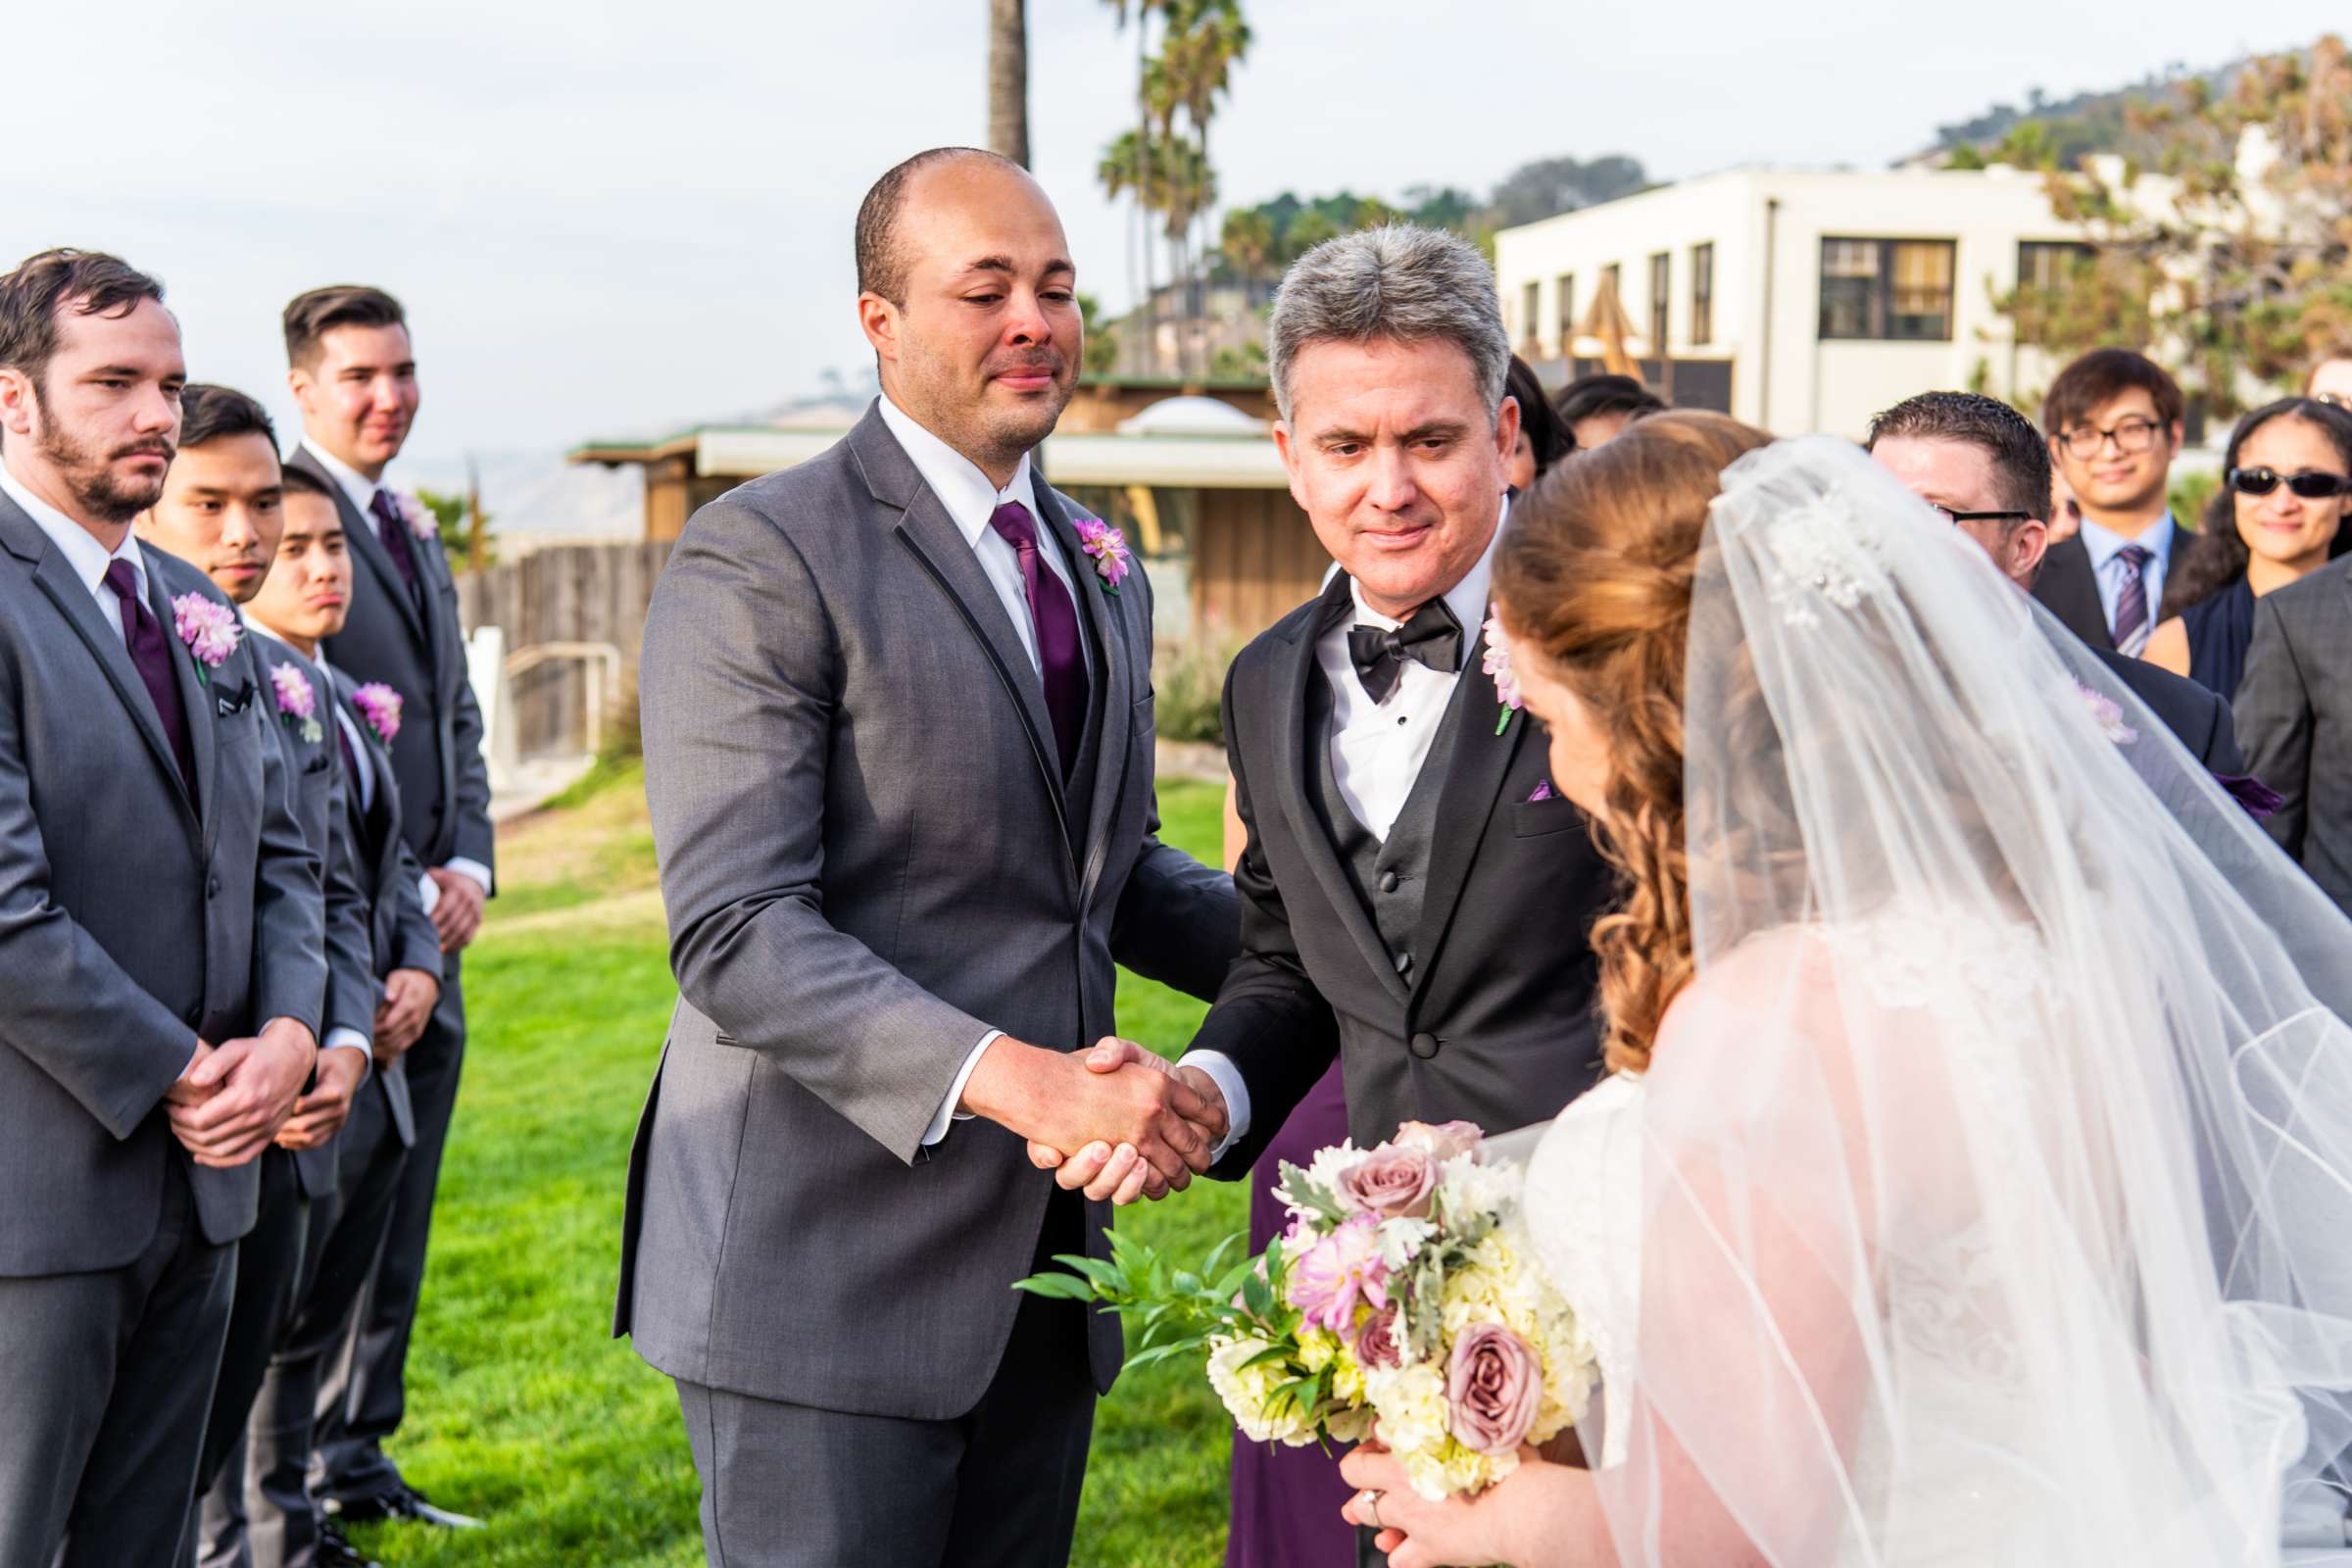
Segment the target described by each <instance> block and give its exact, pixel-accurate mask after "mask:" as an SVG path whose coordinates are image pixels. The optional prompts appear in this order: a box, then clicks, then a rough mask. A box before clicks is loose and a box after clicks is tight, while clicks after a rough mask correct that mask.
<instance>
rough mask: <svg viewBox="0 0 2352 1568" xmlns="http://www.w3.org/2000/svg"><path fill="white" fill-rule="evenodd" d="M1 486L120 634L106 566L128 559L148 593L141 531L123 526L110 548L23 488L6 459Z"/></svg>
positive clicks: (0, 467) (119, 608) (118, 605)
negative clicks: (44, 537)
mask: <svg viewBox="0 0 2352 1568" xmlns="http://www.w3.org/2000/svg"><path fill="white" fill-rule="evenodd" d="M0 490H5V491H6V492H8V498H9V499H10V500H11V501H14V502H15V503H16V504H17V505H18V506H20V507H22V508H24V509H25V515H26V516H27V517H30V518H31V519H32V520H33V521H34V522H35V523H37V524H39V526H40V530H41V532H43V533H45V534H47V535H48V536H49V542H50V543H51V544H52V545H54V546H56V547H57V553H58V554H59V555H61V556H64V557H65V558H66V564H67V565H69V566H71V567H73V575H74V576H75V577H76V578H78V579H79V580H80V582H81V585H82V586H83V587H84V588H87V589H88V590H89V591H90V597H91V598H92V599H94V600H96V601H97V602H98V613H100V614H101V615H104V616H105V617H106V623H107V624H108V625H109V626H112V627H114V628H115V635H116V636H118V637H121V636H122V635H123V602H122V601H121V600H120V599H117V598H116V597H115V591H114V590H113V589H112V588H109V587H108V586H107V585H106V568H107V567H108V566H111V565H113V564H115V563H116V562H118V561H127V562H129V563H130V569H131V572H132V574H133V575H135V576H136V577H137V578H138V580H139V597H140V598H141V599H145V598H146V597H147V562H146V560H145V558H143V557H142V556H140V554H139V540H138V535H136V534H134V533H132V532H131V531H130V530H129V529H128V528H125V529H123V539H122V542H121V543H120V544H118V545H116V546H115V548H114V549H113V550H112V551H109V550H108V549H107V548H106V546H104V545H102V544H100V543H99V542H98V540H97V538H96V536H95V535H93V534H92V533H91V532H90V530H89V529H87V528H84V527H83V526H82V525H81V524H80V523H78V522H75V521H74V520H73V518H72V517H69V516H67V515H65V514H64V513H62V512H60V511H58V510H57V509H56V508H55V507H53V506H51V505H50V504H49V503H48V502H46V501H43V500H42V499H41V498H40V497H39V496H36V495H34V494H33V493H32V492H31V491H30V490H27V489H26V488H25V484H24V482H23V481H22V480H20V479H19V478H18V477H17V476H16V475H15V474H14V473H12V472H10V471H9V469H8V466H7V464H6V463H5V462H0ZM123 646H124V647H125V648H127V647H128V646H129V644H128V643H127V642H125V643H124V644H123Z"/></svg>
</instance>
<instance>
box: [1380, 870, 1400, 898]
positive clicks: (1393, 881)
mask: <svg viewBox="0 0 2352 1568" xmlns="http://www.w3.org/2000/svg"><path fill="white" fill-rule="evenodd" d="M1380 891H1381V892H1383V893H1394V892H1396V891H1397V873H1396V872H1394V871H1383V872H1381V873H1380Z"/></svg>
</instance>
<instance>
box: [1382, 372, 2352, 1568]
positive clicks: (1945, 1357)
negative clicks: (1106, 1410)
mask: <svg viewBox="0 0 2352 1568" xmlns="http://www.w3.org/2000/svg"><path fill="white" fill-rule="evenodd" d="M1495 593H1496V598H1497V601H1498V603H1499V605H1500V608H1501V613H1502V617H1503V624H1504V626H1505V628H1506V630H1507V632H1508V634H1509V642H1510V647H1511V657H1512V660H1513V662H1514V665H1515V672H1516V673H1517V675H1518V677H1519V679H1520V682H1521V684H1522V688H1523V690H1524V692H1525V694H1526V699H1527V703H1528V706H1529V709H1530V710H1531V711H1533V712H1534V713H1535V714H1536V715H1537V716H1539V717H1540V718H1542V719H1543V720H1544V722H1545V723H1546V724H1547V725H1548V726H1549V729H1550V733H1551V766H1552V769H1553V772H1552V776H1551V781H1552V784H1553V786H1554V788H1556V789H1558V790H1559V791H1560V792H1561V793H1562V794H1565V795H1567V796H1569V797H1571V798H1572V799H1574V800H1576V801H1577V802H1578V804H1579V805H1580V806H1583V807H1584V808H1585V809H1586V810H1587V811H1588V812H1589V813H1590V814H1591V815H1592V816H1593V819H1594V821H1595V823H1596V837H1597V838H1598V839H1599V841H1600V843H1601V844H1602V846H1603V849H1604V851H1605V852H1606V853H1607V854H1608V855H1609V856H1610V858H1612V860H1613V861H1614V863H1615V864H1616V865H1617V867H1618V869H1619V870H1620V872H1621V873H1622V875H1623V878H1624V883H1625V897H1624V901H1623V903H1622V905H1621V906H1620V907H1619V908H1618V909H1617V910H1616V912H1614V913H1612V914H1610V915H1608V916H1606V917H1604V918H1603V920H1602V921H1601V922H1600V923H1599V925H1598V926H1597V927H1596V928H1595V930H1594V933H1593V946H1594V949H1595V951H1596V952H1597V953H1598V954H1599V955H1600V957H1601V963H1602V982H1601V998H1602V1005H1603V1007H1604V1009H1605V1012H1606V1029H1607V1039H1608V1044H1609V1061H1610V1065H1611V1067H1612V1069H1613V1072H1612V1074H1611V1076H1610V1077H1608V1078H1607V1079H1605V1080H1604V1081H1603V1082H1602V1083H1601V1084H1600V1085H1599V1086H1598V1087H1596V1088H1595V1089H1593V1091H1592V1092H1591V1093H1589V1094H1587V1095H1586V1096H1585V1097H1583V1098H1582V1099H1580V1100H1578V1101H1577V1102H1575V1103H1572V1104H1571V1105H1569V1107H1568V1108H1567V1109H1566V1110H1564V1111H1563V1112H1561V1114H1560V1116H1559V1117H1558V1118H1557V1119H1556V1120H1555V1121H1554V1122H1552V1123H1550V1124H1549V1125H1548V1126H1547V1127H1544V1128H1541V1129H1531V1130H1530V1132H1529V1133H1528V1134H1525V1135H1521V1136H1522V1137H1523V1138H1524V1139H1525V1140H1526V1142H1525V1145H1524V1146H1523V1147H1524V1150H1525V1157H1526V1158H1527V1161H1528V1171H1527V1186H1526V1201H1525V1205H1524V1214H1523V1223H1524V1224H1525V1225H1526V1226H1527V1227H1528V1230H1529V1241H1530V1245H1532V1246H1533V1247H1534V1248H1535V1249H1536V1250H1537V1251H1538V1254H1539V1255H1540V1256H1541V1257H1542V1258H1543V1259H1544V1264H1545V1266H1546V1268H1547V1269H1548V1270H1549V1271H1550V1272H1551V1274H1552V1275H1553V1277H1554V1278H1555V1280H1556V1281H1557V1282H1558V1283H1559V1284H1560V1285H1561V1287H1562V1289H1563V1290H1564V1291H1565V1293H1566V1294H1567V1295H1568V1297H1569V1298H1570V1299H1571V1300H1572V1301H1573V1302H1574V1303H1575V1304H1576V1306H1577V1309H1578V1311H1579V1314H1580V1317H1581V1318H1582V1320H1583V1322H1584V1325H1585V1327H1586V1329H1587V1331H1588V1333H1589V1334H1590V1336H1591V1338H1592V1340H1593V1346H1594V1349H1595V1352H1596V1354H1597V1357H1598V1361H1599V1365H1600V1370H1601V1373H1602V1379H1603V1389H1602V1393H1601V1394H1600V1395H1599V1396H1597V1397H1595V1398H1594V1399H1593V1404H1592V1408H1591V1410H1590V1412H1589V1413H1588V1415H1587V1418H1586V1420H1585V1421H1584V1422H1583V1423H1581V1425H1580V1427H1579V1438H1580V1441H1581V1446H1582V1456H1581V1458H1580V1460H1579V1462H1578V1463H1576V1464H1573V1465H1572V1464H1564V1463H1557V1462H1552V1461H1550V1460H1547V1459H1545V1458H1544V1457H1543V1456H1541V1455H1538V1454H1535V1453H1533V1452H1532V1451H1531V1452H1529V1453H1527V1454H1525V1455H1523V1463H1522V1464H1521V1466H1520V1468H1519V1469H1518V1470H1517V1471H1516V1472H1515V1473H1514V1474H1512V1475H1511V1476H1510V1477H1509V1478H1508V1479H1506V1480H1505V1481H1504V1482H1502V1483H1501V1484H1500V1485H1499V1486H1497V1487H1495V1489H1493V1490H1492V1491H1490V1492H1488V1493H1487V1494H1485V1495H1482V1496H1479V1497H1477V1498H1474V1499H1454V1500H1450V1501H1447V1502H1443V1503H1432V1502H1428V1501H1426V1500H1424V1499H1422V1498H1420V1497H1418V1496H1416V1495H1413V1494H1412V1492H1411V1490H1410V1489H1409V1487H1406V1486H1404V1485H1403V1484H1402V1481H1401V1478H1400V1476H1399V1475H1398V1473H1397V1467H1396V1466H1395V1465H1394V1464H1393V1463H1392V1462H1391V1461H1389V1460H1388V1459H1387V1458H1386V1457H1385V1456H1383V1455H1382V1454H1381V1453H1380V1452H1379V1451H1378V1449H1377V1445H1368V1446H1365V1447H1363V1448H1361V1449H1358V1450H1357V1451H1356V1452H1355V1453H1354V1454H1352V1455H1350V1456H1349V1459H1348V1477H1349V1480H1350V1482H1351V1484H1353V1485H1355V1486H1357V1487H1358V1488H1360V1489H1362V1490H1361V1491H1360V1492H1359V1494H1358V1495H1357V1496H1356V1498H1355V1500H1354V1501H1353V1502H1351V1503H1350V1504H1349V1516H1350V1517H1352V1518H1355V1519H1356V1520H1358V1522H1360V1523H1367V1524H1374V1525H1376V1527H1377V1528H1379V1529H1380V1530H1381V1531H1382V1532H1383V1534H1382V1536H1381V1538H1380V1540H1381V1544H1382V1545H1383V1546H1384V1547H1385V1548H1387V1549H1389V1550H1390V1551H1391V1553H1392V1561H1393V1562H1394V1563H1395V1564H1396V1565H1397V1568H1428V1565H1433V1564H1447V1563H1452V1564H1484V1563H1494V1562H1507V1563H1510V1564H1513V1565H1515V1568H1556V1565H1568V1564H1576V1565H1583V1564H1598V1563H1608V1564H1672V1565H1678V1568H1679V1565H1699V1564H1704V1565H1708V1568H1714V1565H1719V1564H1744V1563H1771V1564H1780V1565H1789V1568H1814V1565H1837V1568H1852V1565H1865V1564H1868V1565H1880V1564H1887V1565H1896V1564H1899V1565H1904V1568H1917V1565H1943V1564H1950V1565H1959V1564H2052V1565H2056V1564H2080V1563H2089V1562H2099V1561H2115V1562H2129V1563H2131V1564H2133V1565H2135V1568H2137V1565H2145V1564H2162V1565H2176V1564H2177V1565H2180V1568H2189V1565H2196V1568H2206V1565H2210V1564H2219V1563H2231V1564H2248V1563H2260V1564H2270V1563H2280V1562H2294V1563H2303V1562H2320V1561H2339V1560H2344V1561H2352V1548H2348V1547H2347V1546H2346V1539H2347V1537H2346V1530H2345V1512H2346V1510H2345V1491H2344V1482H2345V1478H2346V1468H2345V1466H2346V1457H2347V1449H2348V1448H2352V1393H2348V1392H2347V1391H2352V1031H2348V1030H2347V1028H2346V1026H2345V1024H2344V1022H2343V1021H2342V1017H2343V1015H2345V1014H2347V1013H2352V926H2348V925H2347V924H2346V922H2345V920H2344V918H2343V917H2342V916H2341V915H2340V914H2339V913H2338V912H2337V911H2336V910H2335V909H2334V908H2333V907H2331V906H2330V905H2329V904H2328V903H2327V900H2326V899H2325V898H2324V897H2322V896H2321V895H2320V894H2319V892H2318V891H2317V890H2316V889H2315V888H2313V887H2312V886H2311V885H2310V884H2309V883H2308V882H2307V881H2306V880H2305V879H2304V878H2303V876H2302V875H2301V873H2300V872H2298V871H2297V870H2296V869H2295V868H2294V867H2293V866H2291V865H2290V864H2289V863H2288V862H2287V861H2286V860H2285V859H2284V858H2281V857H2280V856H2279V855H2278V852H2277V851H2276V850H2275V849H2274V847H2273V846H2272V845H2271V843H2270V842H2269V840H2268V839H2267V838H2265V837H2264V836H2263V835H2262V833H2261V832H2260V830H2259V829H2258V828H2257V827H2256V826H2255V825H2254V824H2253V823H2252V821H2251V820H2250V819H2249V818H2247V817H2246V816H2245V814H2244V813H2243V811H2242V810H2241V809H2239V808H2238V807H2237V806H2236V805H2234V804H2233V803H2232V802H2231V801H2230V800H2229V797H2228V796H2227V795H2225V794H2224V793H2223V792H2222V791H2221V790H2220V789H2219V788H2218V787H2217V786H2216V785H2215V784H2214V782H2213V781H2212V779H2211V778H2210V777H2209V776H2207V775H2206V774H2205V773H2204V771H2203V770H2202V769H2201V768H2199V767H2198V766H2197V764H2196V763H2195V761H2194V760H2192V759H2191V758H2190V757H2189V756H2188V755H2187V754H2186V753H2185V752H2183V751H2182V750H2181V749H2180V746H2179V745H2178V744H2177V743H2175V742H2174V741H2173V740H2172V739H2171V737H2170V735H2169V734H2168V732H2167V731H2166V730H2165V729H2164V727H2163V726H2162V725H2161V724H2159V723H2157V722H2156V721H2155V720H2154V719H2153V718H2152V717H2150V716H2149V715H2148V714H2147V713H2146V712H2145V711H2143V710H2141V709H2140V708H2139V707H2138V705H2137V704H2136V702H2135V700H2134V699H2133V698H2132V697H2131V695H2130V694H2129V693H2128V692H2126V691H2125V690H2124V689H2123V688H2122V687H2120V686H2119V685H2117V684H2116V683H2115V682H2114V681H2113V679H2112V678H2111V677H2110V676H2108V674H2107V673H2106V672H2105V670H2104V669H2103V668H2102V667H2101V666H2100V665H2099V664H2098V663H2097V662H2095V661H2094V660H2092V659H2091V658H2090V657H2089V656H2088V655H2087V654H2086V653H2084V652H2082V650H2080V649H2078V648H2076V647H2075V646H2074V645H2073V644H2072V642H2071V641H2070V640H2069V639H2067V638H2066V637H2065V635H2064V634H2063V633H2062V632H2058V631H2056V630H2055V629H2054V627H2055V623H2054V622H2049V621H2047V619H2046V617H2043V616H2042V615H2041V613H2039V612H2038V611H2037V610H2036V609H2035V608H2034V606H2033V604H2032V603H2031V601H2030V600H2028V599H2027V598H2026V596H2024V595H2022V594H2020V593H2018V592H2016V591H2015V590H2014V589H2013V588H2012V587H2010V586H2009V585H2008V584H2007V583H2006V582H2005V581H2004V580H2003V579H2001V578H2000V577H1999V576H1998V575H1997V574H1996V573H1995V572H1994V571H1993V570H1992V568H1991V567H1990V564H1988V563H1987V562H1986V561H1985V559H1984V557H1983V556H1982V554H1981V553H1980V552H1978V551H1977V550H1976V549H1974V548H1973V547H1972V546H1971V545H1970V544H1969V542H1968V541H1967V540H1966V539H1965V538H1962V537H1959V536H1958V535H1957V534H1956V532H1955V530H1954V529H1953V528H1951V527H1950V526H1949V525H1948V524H1947V523H1946V522H1945V521H1944V520H1943V519H1942V518H1941V517H1939V516H1938V515H1936V514H1935V513H1934V512H1932V511H1931V510H1930V509H1929V508H1928V507H1927V506H1926V505H1925V504H1923V503H1921V502H1919V501H1918V500H1916V499H1914V498H1913V497H1912V496H1911V494H1910V493H1909V492H1908V491H1906V490H1905V489H1903V488H1902V487H1901V486H1900V485H1899V484H1898V483H1897V482H1896V481H1894V480H1893V479H1892V478H1890V477H1888V476H1887V474H1885V473H1884V472H1883V471H1881V470H1880V469H1879V468H1878V467H1877V466H1876V465H1874V464H1873V463H1872V462H1871V461H1870V460H1869V459H1868V458H1866V457H1865V456H1864V455H1863V454H1862V453H1861V452H1860V451H1859V450H1858V449H1856V448H1853V447H1851V446H1850V445H1848V444H1846V443H1843V442H1838V441H1834V440H1830V439H1827V438H1813V439H1806V440H1797V441H1784V442H1768V441H1767V439H1766V438H1765V437H1763V436H1762V435H1760V434H1758V433H1756V432H1754V431H1752V430H1749V429H1747V428H1745V427H1744V426H1741V425H1739V424H1736V423H1734V422H1733V421H1731V420H1729V419H1725V418H1721V417H1715V416H1709V415H1672V416H1661V417H1657V418H1653V419H1650V420H1647V421H1644V422H1643V423H1642V424H1640V425H1637V426H1636V427H1635V428H1634V429H1632V430H1630V431H1628V432H1627V433H1626V434H1625V435H1624V436H1621V437H1620V438H1618V440H1616V441H1615V442H1613V443H1611V444H1610V445H1609V446H1607V447H1605V448H1602V449H1600V450H1599V451H1597V452H1594V453H1593V454H1590V455H1588V456H1586V457H1582V458H1579V459H1577V460H1576V461H1575V462H1574V463H1571V464H1568V465H1566V466H1563V467H1562V468H1561V469H1560V470H1559V471H1558V472H1557V473H1556V474H1554V475H1552V476H1549V477H1548V478H1547V479H1546V481H1545V482H1544V484H1543V485H1542V486H1540V487H1538V489H1537V490H1536V491H1535V492H1534V494H1533V495H1532V496H1531V497H1529V498H1528V499H1527V500H1525V501H1523V502H1522V503H1521V504H1520V505H1519V506H1517V507H1515V508H1514V509H1513V515H1512V518H1511V524H1510V531H1509V533H1508V535H1507V536H1506V539H1505V541H1504V543H1503V545H1502V546H1501V547H1500V550H1499V552H1498V557H1497V563H1496V567H1495Z"/></svg>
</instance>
